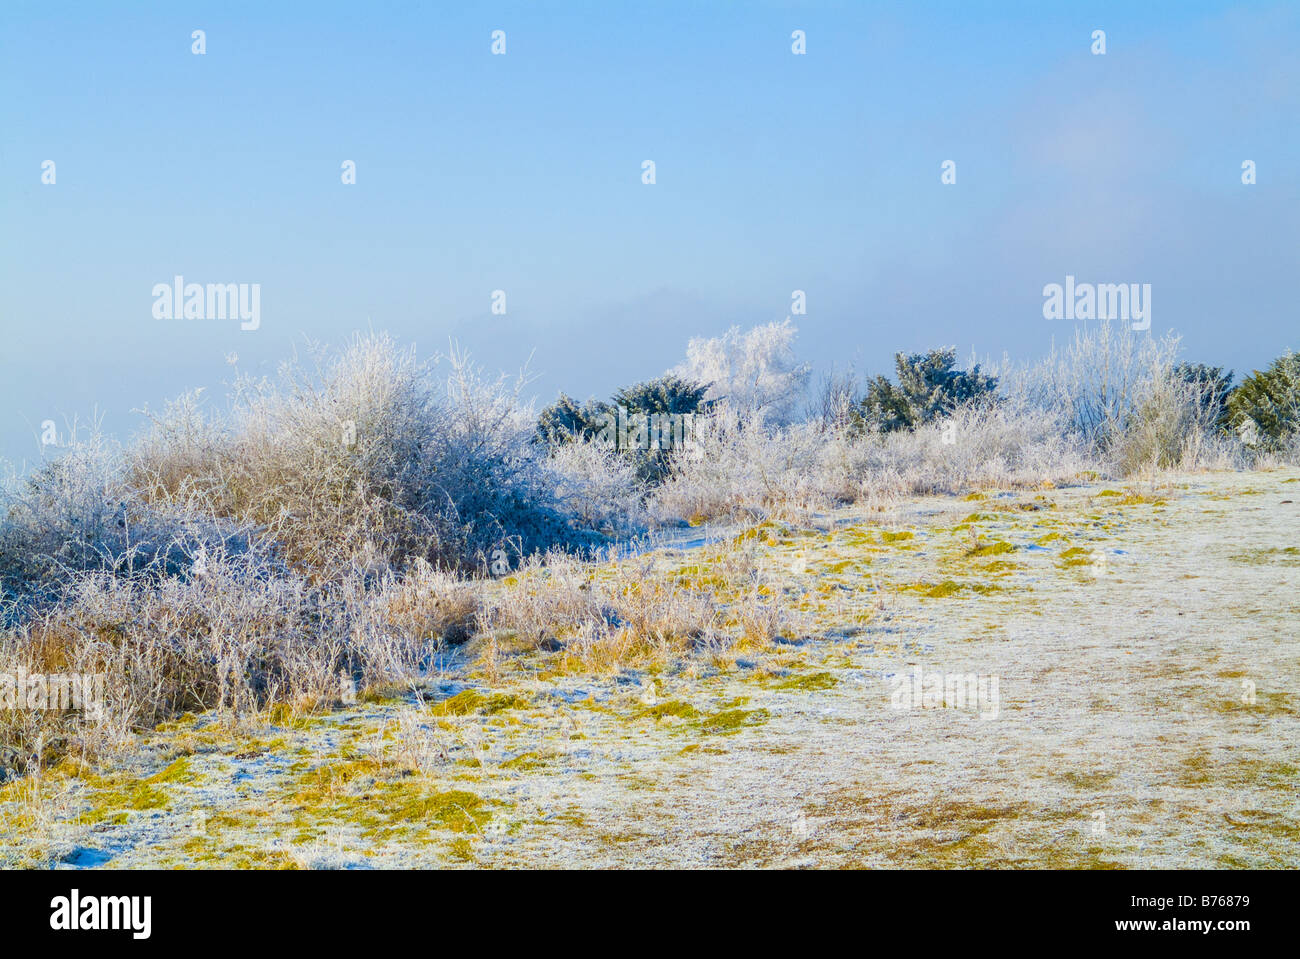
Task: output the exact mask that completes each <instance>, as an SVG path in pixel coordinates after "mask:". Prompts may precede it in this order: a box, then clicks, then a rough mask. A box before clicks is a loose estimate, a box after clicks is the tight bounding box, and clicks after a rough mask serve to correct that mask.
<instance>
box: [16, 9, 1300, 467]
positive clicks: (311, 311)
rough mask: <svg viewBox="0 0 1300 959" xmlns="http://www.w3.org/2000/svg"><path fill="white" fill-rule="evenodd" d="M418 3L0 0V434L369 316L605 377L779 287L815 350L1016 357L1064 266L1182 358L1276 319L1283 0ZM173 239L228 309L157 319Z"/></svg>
mask: <svg viewBox="0 0 1300 959" xmlns="http://www.w3.org/2000/svg"><path fill="white" fill-rule="evenodd" d="M451 6H452V5H449V4H448V5H443V4H434V3H391V4H385V3H374V4H333V3H312V4H309V5H308V4H302V5H299V4H291V3H283V4H268V3H159V4H147V3H130V4H125V3H121V4H114V3H75V4H69V3H27V2H23V0H8V2H6V3H5V4H4V5H3V6H2V7H0V88H2V89H3V90H4V96H3V97H2V98H0V263H3V279H4V289H3V295H0V311H2V312H0V323H2V325H3V331H4V338H3V346H2V347H0V350H2V351H3V352H2V353H0V356H2V357H3V360H2V361H0V457H3V458H5V459H8V460H10V461H12V462H17V461H19V460H21V459H23V458H28V459H30V458H32V457H33V456H34V455H36V454H37V451H38V446H37V441H36V438H35V434H36V433H37V432H38V431H39V424H40V422H41V421H43V420H45V419H54V420H56V422H57V423H58V424H59V427H60V430H62V428H63V426H64V423H65V421H66V420H67V419H68V418H69V417H71V416H73V415H78V416H80V418H81V419H82V420H83V421H84V420H85V419H86V417H87V416H89V415H90V414H91V413H92V412H93V411H95V410H98V411H100V412H101V413H102V414H103V415H104V420H105V425H106V426H107V427H108V429H110V430H111V431H112V432H114V433H116V434H118V435H120V436H123V437H125V436H127V435H129V434H130V433H131V432H132V431H133V430H134V429H135V428H137V427H138V426H139V424H140V418H139V417H138V416H134V415H132V414H131V413H130V410H132V409H133V408H139V407H142V406H144V405H146V404H148V405H149V406H151V407H157V406H159V405H160V404H161V403H162V401H163V400H165V399H166V398H168V397H169V396H173V395H176V394H178V393H180V392H182V391H183V390H185V389H188V388H190V387H195V386H206V387H207V388H208V389H209V395H211V394H214V393H220V392H221V391H222V383H223V381H225V380H227V379H229V377H230V375H231V372H232V370H231V367H230V366H229V365H228V364H227V363H226V361H225V356H226V354H228V353H231V352H234V353H237V354H238V356H239V367H240V368H241V369H244V370H249V371H254V372H257V371H264V372H267V373H271V372H273V371H274V368H275V364H276V363H277V362H278V361H280V360H281V359H283V358H284V357H285V356H286V355H288V353H289V352H290V350H291V349H292V348H293V347H294V345H295V344H301V343H302V342H303V338H304V337H311V338H313V339H316V340H322V341H326V342H332V343H337V342H341V341H342V340H344V339H346V338H347V336H348V335H349V334H350V333H351V332H352V331H354V330H357V329H365V328H367V327H368V326H373V327H374V328H376V329H386V330H389V331H390V332H392V333H393V334H395V335H396V336H398V337H399V338H400V339H402V340H403V341H406V342H415V343H416V344H417V345H418V347H419V348H420V351H421V352H422V353H424V354H431V353H433V352H435V351H438V350H445V348H446V346H447V342H448V339H449V338H452V337H454V338H455V339H456V340H458V341H459V342H460V343H461V344H462V345H463V346H465V347H467V348H469V349H470V350H471V352H472V353H473V354H474V355H475V357H476V358H477V359H478V360H480V361H481V362H483V363H484V364H486V365H488V366H489V367H492V368H494V369H496V368H502V369H506V370H511V371H513V370H515V369H516V368H517V367H518V366H519V364H520V363H521V362H522V361H524V360H525V359H526V358H527V357H528V356H529V354H530V353H531V354H532V357H533V359H532V368H533V370H534V371H535V372H536V373H538V374H540V378H539V379H538V380H537V381H536V383H535V384H534V387H533V389H534V390H535V391H536V393H537V395H538V397H539V398H540V399H541V400H542V401H546V400H549V399H551V398H552V397H553V396H554V395H555V393H556V391H558V390H561V389H563V390H565V391H566V392H569V393H571V394H574V395H577V396H579V397H586V396H589V395H607V394H608V393H610V392H611V391H612V390H613V389H615V388H616V387H618V386H620V385H624V384H627V383H629V382H633V381H636V380H641V379H646V378H649V377H651V376H654V375H657V374H658V373H660V372H662V371H663V370H664V369H666V368H668V367H669V366H672V365H673V364H675V363H677V362H679V361H680V360H681V359H682V357H683V355H684V351H685V345H686V341H687V340H688V339H689V338H690V337H691V336H693V335H705V334H707V335H718V334H720V333H722V332H723V331H725V329H726V328H727V327H728V326H730V325H732V324H740V325H743V326H751V325H754V324H757V323H763V322H768V321H771V320H781V319H783V318H784V317H785V316H786V315H787V314H788V313H789V312H790V296H791V291H793V290H796V289H800V290H804V291H805V292H806V294H807V305H808V312H807V315H805V316H800V317H795V319H796V321H797V322H798V325H799V327H800V336H799V350H800V353H801V355H802V356H803V357H804V358H805V359H807V360H809V361H810V362H812V363H813V364H814V365H815V366H817V367H819V368H821V369H827V368H829V367H831V366H832V365H834V366H836V367H838V368H840V369H844V368H846V367H848V366H849V365H852V366H854V367H855V368H856V369H857V370H858V371H859V372H862V373H875V372H880V371H884V370H887V369H888V368H890V367H891V365H892V355H893V353H894V352H895V351H897V350H921V349H925V348H929V347H932V346H939V345H947V344H953V345H957V346H958V347H959V348H960V350H961V351H962V353H963V354H966V353H968V352H969V351H970V350H971V349H972V348H973V349H975V350H976V351H977V352H978V353H979V354H981V355H1001V354H1002V353H1003V352H1004V351H1007V352H1010V353H1011V354H1012V355H1014V356H1018V357H1032V356H1036V355H1039V354H1041V353H1043V352H1045V351H1046V350H1047V349H1048V348H1049V346H1050V344H1051V342H1052V339H1053V337H1055V338H1056V339H1057V340H1058V341H1060V340H1063V339H1066V338H1069V337H1070V336H1071V335H1072V333H1071V324H1069V323H1068V322H1065V321H1048V320H1045V319H1044V318H1043V315H1042V302H1043V297H1042V288H1043V286H1044V285H1045V284H1048V283H1053V282H1055V283H1061V282H1063V280H1064V277H1065V275H1066V274H1067V273H1068V274H1073V275H1075V276H1076V277H1078V278H1079V280H1080V281H1093V282H1124V283H1130V282H1132V283H1150V284H1151V286H1152V313H1153V322H1152V329H1153V332H1163V331H1165V330H1170V329H1172V330H1175V331H1177V332H1178V333H1180V334H1182V336H1183V342H1184V346H1185V348H1186V353H1187V356H1188V358H1189V359H1193V360H1199V361H1206V362H1211V363H1214V364H1219V365H1225V366H1228V367H1231V368H1234V369H1236V370H1238V371H1242V370H1247V371H1248V370H1249V369H1251V368H1254V367H1258V366H1261V365H1263V364H1265V363H1267V362H1268V361H1269V360H1270V359H1271V358H1272V357H1273V356H1275V355H1277V354H1278V353H1280V352H1282V351H1283V350H1284V349H1285V348H1287V347H1300V342H1297V336H1296V334H1297V331H1298V330H1300V324H1298V323H1297V322H1296V319H1297V317H1296V306H1295V297H1296V284H1295V280H1296V277H1297V275H1298V274H1300V270H1297V265H1298V261H1300V134H1298V133H1297V122H1296V121H1297V117H1300V57H1298V56H1297V54H1296V51H1297V49H1300V6H1297V5H1295V4H1269V3H1251V4H1243V3H1226V2H1194V0H1185V2H1169V3H1164V2H1151V3H1133V2H1121V3H1068V4H1067V3H1056V2H1051V0H1038V2H1032V3H1013V2H1006V3H980V2H959V3H925V4H921V3H866V2H858V3H848V2H843V3H833V2H825V3H812V2H809V3H775V2H767V3H763V2H756V3H743V4H742V3H721V2H709V0H695V2H690V3H654V4H632V3H623V2H614V0H609V2H602V3H577V2H569V3H560V2H546V0H528V2H524V3H515V4H492V3H483V4H474V5H465V6H472V9H469V10H464V9H444V7H451ZM456 6H462V5H456ZM195 29H202V30H204V31H205V32H206V45H207V51H206V53H205V55H203V56H195V55H194V54H192V53H191V43H192V41H191V32H192V31H193V30H195ZM498 29H499V30H504V31H505V33H506V43H507V47H506V49H507V52H506V54H505V55H504V56H493V55H492V54H491V50H490V48H491V33H492V31H493V30H498ZM796 29H801V30H804V31H805V32H806V36H807V54H806V55H804V56H795V55H793V54H792V53H791V49H790V45H791V39H790V34H791V32H792V31H793V30H796ZM1095 29H1102V30H1105V31H1106V42H1107V52H1106V55H1105V56H1094V55H1092V53H1091V51H1090V47H1091V44H1092V40H1091V34H1092V31H1093V30H1095ZM647 159H650V160H654V162H655V164H656V174H657V177H656V178H657V182H656V183H655V184H654V185H653V186H647V185H644V184H643V183H642V182H641V164H642V161H643V160H647ZM949 159H951V160H953V161H955V162H956V164H957V183H956V184H955V185H952V186H946V185H944V184H942V183H941V182H940V164H941V163H942V162H943V161H944V160H949ZM1246 159H1250V160H1253V161H1255V163H1256V165H1257V177H1258V182H1257V183H1256V184H1255V185H1253V186H1244V185H1243V184H1242V183H1241V163H1242V161H1243V160H1246ZM45 160H54V161H55V163H56V174H57V182H56V183H55V184H54V185H53V186H49V185H44V184H42V182H41V172H42V168H41V164H42V162H43V161H45ZM344 160H353V161H355V163H356V165H357V183H356V184H355V185H351V186H346V185H343V184H342V183H341V182H340V172H341V171H340V166H341V164H342V162H343V161H344ZM177 274H180V275H183V276H184V277H185V278H186V280H187V281H190V282H199V283H209V282H212V283H217V282H220V283H231V282H242V283H259V284H260V285H261V326H260V328H259V329H258V330H256V331H241V330H240V329H239V324H238V322H233V321H224V320H195V321H183V320H175V321H167V320H156V319H154V317H153V316H152V313H151V308H152V305H153V298H152V293H151V291H152V288H153V286H154V284H156V283H160V282H162V283H169V282H171V279H172V277H173V276H175V275H177ZM497 289H501V290H504V291H506V296H507V311H508V312H507V314H506V315H505V316H500V315H493V314H492V313H491V312H490V304H491V299H490V298H491V294H492V291H493V290H497Z"/></svg>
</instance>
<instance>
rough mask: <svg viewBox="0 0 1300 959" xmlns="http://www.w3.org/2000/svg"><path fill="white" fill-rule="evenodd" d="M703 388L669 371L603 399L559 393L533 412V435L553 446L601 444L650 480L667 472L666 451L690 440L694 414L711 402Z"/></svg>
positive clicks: (647, 480)
mask: <svg viewBox="0 0 1300 959" xmlns="http://www.w3.org/2000/svg"><path fill="white" fill-rule="evenodd" d="M707 390H708V387H707V386H701V385H698V384H696V383H691V382H688V381H686V380H683V379H681V378H680V377H678V376H674V375H672V374H671V373H670V374H667V375H665V376H661V377H658V378H657V379H653V380H647V381H646V382H643V383H638V384H636V385H635V386H627V387H624V388H622V389H620V390H619V391H618V392H617V393H615V394H614V396H613V398H612V400H611V401H610V402H608V403H603V402H597V401H588V402H587V403H586V404H584V405H582V406H579V405H578V404H577V402H576V401H574V400H573V399H572V398H570V397H569V396H567V395H566V394H564V393H561V394H560V396H559V398H558V399H557V400H556V401H555V402H554V403H552V404H551V405H550V406H548V407H546V409H544V410H542V413H541V416H539V417H538V420H537V438H538V440H539V441H540V442H542V443H545V444H546V445H547V446H548V447H550V448H551V449H552V450H560V449H562V448H563V447H564V446H566V445H567V444H571V443H580V444H582V443H586V444H595V445H599V446H603V447H605V448H607V449H609V450H612V451H614V452H617V453H618V454H619V455H620V456H621V457H622V458H623V459H625V460H627V461H628V462H629V463H630V464H631V465H632V469H633V471H634V473H635V475H636V478H637V479H638V480H639V481H640V482H642V483H644V484H655V483H658V482H660V481H661V480H662V479H663V477H664V474H665V473H666V472H667V469H668V454H669V453H670V451H671V450H673V449H674V448H675V447H677V446H679V445H684V444H685V443H686V442H688V441H689V439H690V434H691V433H692V424H693V421H694V419H695V417H696V416H697V415H698V414H700V413H703V412H707V410H708V409H709V407H710V406H711V404H710V403H707V402H705V400H704V394H705V393H706V392H707Z"/></svg>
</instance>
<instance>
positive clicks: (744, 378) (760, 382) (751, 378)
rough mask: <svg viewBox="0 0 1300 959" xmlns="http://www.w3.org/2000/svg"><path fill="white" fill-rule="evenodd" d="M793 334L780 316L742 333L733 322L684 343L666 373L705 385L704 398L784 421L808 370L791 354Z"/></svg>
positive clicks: (796, 404) (787, 321)
mask: <svg viewBox="0 0 1300 959" xmlns="http://www.w3.org/2000/svg"><path fill="white" fill-rule="evenodd" d="M797 333H798V327H796V326H795V325H794V324H792V323H791V322H790V318H789V317H786V318H785V320H783V321H782V322H780V323H767V324H765V325H763V326H756V327H754V328H753V329H752V330H750V331H749V332H747V333H742V332H741V331H740V327H738V326H733V327H732V328H731V329H729V330H728V331H727V332H726V334H725V335H723V336H721V337H712V338H705V337H694V338H693V339H692V340H691V341H690V343H689V344H687V347H686V362H685V363H683V364H682V365H680V366H677V367H675V368H674V369H673V370H672V371H671V372H672V373H673V374H675V375H677V376H680V377H681V378H682V379H685V380H690V381H693V382H696V383H707V384H709V391H708V393H707V394H705V397H706V399H708V400H715V401H725V402H726V403H727V404H729V405H730V406H731V407H732V408H733V409H736V410H737V411H740V412H761V413H762V415H763V418H764V420H765V421H766V422H768V423H770V424H772V425H776V426H785V425H787V424H789V423H790V422H791V421H792V420H793V419H794V417H795V414H796V411H797V410H798V409H799V406H800V402H801V401H802V399H803V396H804V392H805V390H806V389H807V386H808V377H809V373H810V371H809V367H808V365H807V364H806V363H800V362H798V360H796V358H795V355H794V338H795V335H796V334H797Z"/></svg>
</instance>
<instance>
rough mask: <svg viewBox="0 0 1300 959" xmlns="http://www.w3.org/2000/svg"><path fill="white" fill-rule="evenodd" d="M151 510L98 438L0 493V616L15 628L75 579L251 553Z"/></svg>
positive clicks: (181, 507) (217, 531)
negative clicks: (87, 574)
mask: <svg viewBox="0 0 1300 959" xmlns="http://www.w3.org/2000/svg"><path fill="white" fill-rule="evenodd" d="M191 507H192V504H188V503H180V502H177V503H172V504H164V505H161V506H155V505H153V504H150V503H149V502H147V501H146V499H145V498H144V497H143V496H142V495H141V493H140V491H139V490H138V489H137V488H135V487H134V486H132V485H131V484H130V483H129V482H128V480H127V477H126V473H125V470H124V469H123V466H122V463H121V457H120V455H119V451H118V450H116V449H115V448H113V447H112V446H110V445H109V444H108V443H107V442H106V441H105V440H104V439H103V437H102V436H100V435H99V434H98V433H92V434H91V435H90V436H88V437H87V438H86V439H84V440H82V439H77V438H75V437H74V439H73V441H72V443H71V445H70V447H69V448H68V450H67V451H66V452H65V453H64V454H63V455H61V456H60V457H59V458H57V459H54V460H51V461H50V462H47V463H45V464H44V465H42V466H41V467H39V468H38V469H37V470H35V472H33V473H32V474H31V475H29V476H27V477H25V478H23V479H21V480H18V479H10V481H9V482H7V483H6V484H5V487H4V489H3V490H2V491H0V613H3V615H4V619H5V620H6V621H8V622H13V621H15V620H16V619H18V618H20V617H21V615H23V614H24V613H26V612H28V611H30V610H31V609H32V608H34V607H37V606H40V605H43V604H48V603H50V602H53V601H55V600H56V599H57V598H58V597H59V595H60V594H61V593H62V591H63V590H64V589H66V588H67V586H68V584H69V583H71V582H72V581H73V579H74V578H75V576H76V574H78V573H81V572H85V571H103V572H106V573H111V574H113V575H115V576H119V577H123V578H126V579H156V578H158V577H166V576H176V575H182V574H185V573H186V572H187V571H189V570H190V569H191V568H192V566H193V564H194V562H195V560H196V558H197V557H201V556H203V555H205V554H206V553H208V552H212V553H213V554H217V553H228V554H239V553H243V552H245V551H247V550H248V548H249V543H250V538H249V531H248V530H247V529H245V528H241V527H240V526H239V525H238V524H234V523H231V522H228V521H223V520H220V519H217V518H214V517H212V516H210V515H207V514H205V513H203V512H201V511H199V510H195V509H193V508H191Z"/></svg>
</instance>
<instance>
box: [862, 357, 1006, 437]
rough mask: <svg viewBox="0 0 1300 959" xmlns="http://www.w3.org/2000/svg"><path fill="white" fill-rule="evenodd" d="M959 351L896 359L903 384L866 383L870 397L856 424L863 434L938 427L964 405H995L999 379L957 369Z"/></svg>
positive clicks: (880, 378)
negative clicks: (937, 421) (940, 420)
mask: <svg viewBox="0 0 1300 959" xmlns="http://www.w3.org/2000/svg"><path fill="white" fill-rule="evenodd" d="M956 363H957V350H956V349H955V348H951V347H950V348H948V349H944V350H931V351H930V352H929V353H913V354H911V355H905V354H903V353H898V354H895V356H894V366H895V369H896V370H897V376H898V384H897V385H895V384H893V383H891V382H890V381H889V380H888V379H886V378H885V377H883V376H877V377H875V378H874V379H873V380H871V382H870V383H868V384H867V394H866V396H864V397H863V398H862V400H861V402H860V403H859V405H858V408H857V410H856V413H857V416H856V417H855V418H854V423H855V425H857V426H858V427H859V428H860V429H861V428H866V429H871V428H874V429H878V430H880V431H881V432H885V433H889V432H893V431H894V430H910V429H915V428H916V427H918V426H922V425H924V424H926V423H930V422H933V421H934V420H935V419H937V418H938V417H940V416H943V415H945V414H948V413H951V412H952V411H953V410H955V409H957V408H958V407H959V406H971V405H974V404H976V403H978V402H981V401H986V400H987V401H992V400H993V398H994V389H995V388H996V387H997V380H996V379H995V378H994V377H991V376H988V375H986V374H984V373H981V372H980V368H979V365H978V364H977V365H976V366H975V367H973V368H972V369H970V370H959V369H956V368H955V366H956Z"/></svg>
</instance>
